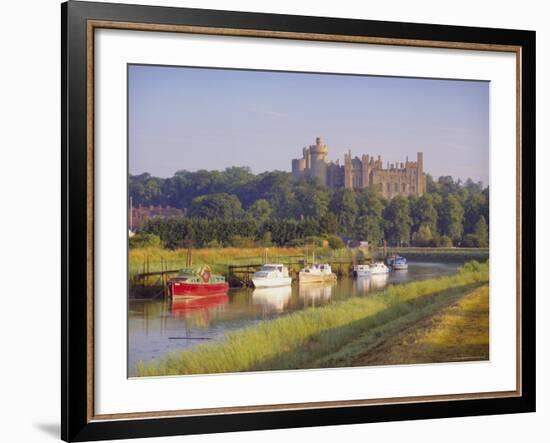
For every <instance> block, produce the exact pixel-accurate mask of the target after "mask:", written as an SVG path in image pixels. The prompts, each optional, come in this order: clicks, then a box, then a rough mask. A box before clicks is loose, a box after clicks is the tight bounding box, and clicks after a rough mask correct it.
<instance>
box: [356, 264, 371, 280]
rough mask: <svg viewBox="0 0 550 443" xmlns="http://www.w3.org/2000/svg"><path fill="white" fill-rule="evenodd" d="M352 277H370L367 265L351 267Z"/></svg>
mask: <svg viewBox="0 0 550 443" xmlns="http://www.w3.org/2000/svg"><path fill="white" fill-rule="evenodd" d="M353 275H354V276H355V277H368V276H369V275H370V266H369V265H355V266H354V267H353Z"/></svg>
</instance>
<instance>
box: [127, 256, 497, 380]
mask: <svg viewBox="0 0 550 443" xmlns="http://www.w3.org/2000/svg"><path fill="white" fill-rule="evenodd" d="M488 273H489V270H488V265H487V264H483V265H480V264H479V263H468V264H466V266H464V267H463V268H462V269H461V270H460V271H459V272H458V273H457V274H456V275H453V276H450V277H441V278H437V279H431V280H424V281H420V282H413V283H409V284H405V285H398V286H390V287H388V289H386V290H385V291H383V292H380V293H377V294H373V295H371V296H368V297H362V298H353V299H349V300H346V301H342V302H339V303H334V304H332V305H327V306H325V307H322V308H314V309H312V308H310V309H305V310H303V311H299V312H295V313H292V314H290V315H288V316H285V317H280V318H277V319H274V320H270V321H265V322H262V323H260V324H258V325H256V326H252V327H249V328H245V329H243V330H240V331H237V332H232V333H227V334H226V338H225V340H223V341H221V342H219V343H214V344H205V345H199V346H197V347H195V348H193V349H191V350H189V351H182V352H175V353H170V354H168V355H166V356H165V357H164V358H162V359H161V360H160V361H159V362H154V361H152V362H148V363H146V362H140V363H138V365H137V367H136V373H137V374H138V376H159V375H180V374H208V373H227V372H241V371H258V370H274V369H293V368H303V367H312V362H315V361H319V360H320V359H322V357H323V356H324V355H329V354H331V353H334V352H336V351H337V350H338V349H340V348H342V347H343V346H345V345H346V344H347V343H349V342H351V341H353V339H355V338H356V337H357V336H358V334H360V333H363V332H365V331H369V330H370V331H372V333H373V334H374V335H373V337H374V338H382V336H383V335H384V332H383V331H382V332H380V330H378V331H377V330H376V329H377V328H383V327H384V325H387V324H389V322H393V321H395V320H400V319H403V318H405V317H406V316H408V315H409V316H411V318H410V319H409V320H411V321H412V320H413V318H412V317H414V316H415V315H414V314H415V312H416V313H417V315H426V313H427V311H429V309H427V307H429V306H430V305H433V306H435V308H436V309H439V308H440V306H439V305H440V304H441V305H443V304H444V302H446V303H450V302H451V301H452V300H453V299H454V298H453V297H452V296H451V295H452V294H454V296H455V297H457V296H458V295H460V294H462V293H465V292H467V291H469V290H471V289H472V288H474V287H476V286H478V285H480V284H482V283H485V282H487V281H488ZM422 309H424V311H422ZM402 326H403V325H402ZM395 332H396V331H391V333H395ZM387 333H388V332H387V331H386V334H387ZM377 334H380V336H379V337H378V336H377ZM321 366H323V365H321ZM314 367H316V366H314Z"/></svg>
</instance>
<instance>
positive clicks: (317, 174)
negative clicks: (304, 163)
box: [309, 137, 328, 185]
mask: <svg viewBox="0 0 550 443" xmlns="http://www.w3.org/2000/svg"><path fill="white" fill-rule="evenodd" d="M327 156H328V148H327V145H325V144H324V143H323V142H322V140H321V138H320V137H317V138H316V139H315V144H314V145H311V146H310V147H309V157H310V164H311V166H310V167H311V176H312V177H314V178H316V179H317V180H319V182H320V183H321V184H323V185H326V184H327Z"/></svg>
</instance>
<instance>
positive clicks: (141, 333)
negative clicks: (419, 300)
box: [128, 262, 459, 375]
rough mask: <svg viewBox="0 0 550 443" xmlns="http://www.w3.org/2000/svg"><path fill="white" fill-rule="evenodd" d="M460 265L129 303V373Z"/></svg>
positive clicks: (447, 272)
mask: <svg viewBox="0 0 550 443" xmlns="http://www.w3.org/2000/svg"><path fill="white" fill-rule="evenodd" d="M458 267H459V265H458V264H455V263H415V262H410V263H409V269H408V270H406V271H394V272H391V273H390V274H389V275H375V276H371V277H368V278H359V279H355V280H354V279H352V278H346V277H342V278H338V281H337V282H336V283H330V284H328V283H327V284H323V283H307V284H301V285H299V284H298V283H293V284H292V287H286V288H266V289H250V288H248V289H230V290H229V293H228V295H224V296H215V297H204V298H199V299H193V300H182V301H177V302H174V303H171V302H170V301H168V302H164V301H156V300H152V301H130V306H129V308H130V312H129V318H128V334H129V336H128V346H129V355H128V363H129V368H128V369H129V373H130V375H133V372H134V367H135V364H136V362H138V361H140V360H144V361H149V360H151V359H158V358H159V357H161V356H162V355H164V354H165V353H166V352H169V351H177V350H183V349H189V348H191V347H193V346H196V345H198V344H203V343H212V342H213V341H216V340H222V339H223V336H224V333H225V332H226V331H234V330H238V329H241V328H244V327H246V326H250V325H253V324H255V323H257V322H259V321H261V320H264V319H271V318H275V317H279V316H281V315H286V314H288V313H290V312H293V311H298V310H300V309H304V308H306V307H315V306H322V305H326V304H329V303H334V302H336V301H340V300H345V299H347V298H350V297H365V296H368V295H369V294H372V293H374V292H377V291H380V290H382V289H383V288H384V287H385V286H386V285H388V284H390V283H391V284H401V283H406V282H410V281H414V280H423V279H426V278H433V277H439V276H443V275H450V274H453V273H454V272H456V270H457V268H458Z"/></svg>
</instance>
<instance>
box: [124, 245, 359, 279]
mask: <svg viewBox="0 0 550 443" xmlns="http://www.w3.org/2000/svg"><path fill="white" fill-rule="evenodd" d="M265 250H266V248H264V247H253V248H236V247H235V248H233V247H232V248H202V249H193V251H192V258H193V264H197V265H199V264H204V265H210V267H211V268H212V270H213V271H214V272H217V273H225V272H226V271H227V265H229V264H241V263H242V264H261V263H262V262H263V259H264V254H265ZM312 252H313V248H312V247H305V246H299V247H298V246H297V247H276V246H274V247H269V248H267V258H268V260H269V261H271V262H278V261H282V262H288V261H294V262H295V261H297V260H299V258H298V257H300V258H303V257H305V255H306V254H307V255H308V256H309V259H310V260H311V257H312ZM315 254H316V257H317V258H318V259H324V260H329V259H332V260H353V258H354V257H355V256H356V255H357V254H358V251H357V250H355V249H350V248H342V249H337V250H332V249H328V248H321V247H319V248H315ZM128 259H129V260H128V262H129V277H130V279H131V278H132V277H133V276H135V275H136V274H138V273H140V272H143V268H144V265H145V264H146V263H148V270H149V272H156V271H161V270H162V268H164V269H178V268H183V267H185V265H186V261H187V249H173V250H172V249H164V248H158V247H149V248H136V249H130V250H129V253H128Z"/></svg>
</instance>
